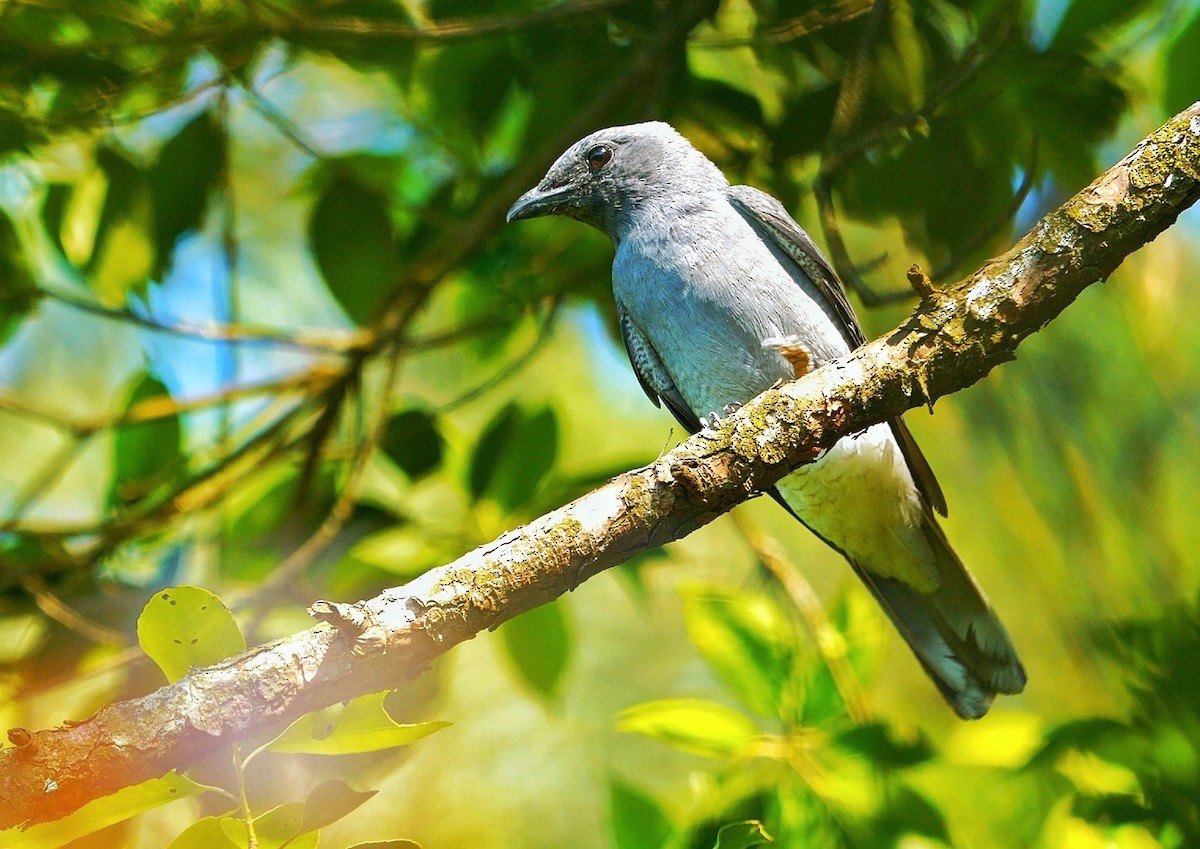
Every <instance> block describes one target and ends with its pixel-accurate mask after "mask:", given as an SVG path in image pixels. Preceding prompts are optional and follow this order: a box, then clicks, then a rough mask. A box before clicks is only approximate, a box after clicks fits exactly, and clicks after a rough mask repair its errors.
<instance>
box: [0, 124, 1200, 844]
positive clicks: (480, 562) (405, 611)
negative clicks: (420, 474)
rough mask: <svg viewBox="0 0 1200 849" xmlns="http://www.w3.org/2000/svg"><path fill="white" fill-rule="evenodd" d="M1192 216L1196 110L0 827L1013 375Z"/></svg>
mask: <svg viewBox="0 0 1200 849" xmlns="http://www.w3.org/2000/svg"><path fill="white" fill-rule="evenodd" d="M1198 198H1200V103H1197V104H1194V105H1193V106H1192V107H1190V108H1189V109H1187V110H1185V111H1184V112H1182V113H1180V114H1179V115H1177V116H1176V117H1175V118H1173V119H1172V120H1171V121H1169V122H1168V123H1167V124H1166V125H1164V126H1163V127H1161V128H1160V129H1158V130H1157V131H1155V132H1154V133H1153V134H1152V135H1151V136H1150V137H1148V138H1147V139H1145V140H1143V141H1142V142H1141V143H1140V144H1139V145H1138V146H1137V147H1136V148H1135V149H1134V150H1133V152H1131V153H1130V154H1129V155H1128V156H1126V157H1125V158H1124V159H1123V160H1121V162H1119V163H1117V165H1115V166H1114V167H1113V168H1111V169H1109V170H1108V171H1107V172H1106V173H1104V174H1103V175H1101V176H1100V177H1099V178H1098V179H1097V180H1096V181H1095V182H1094V183H1092V184H1091V185H1090V186H1088V187H1087V188H1086V189H1084V190H1083V191H1082V192H1080V193H1079V194H1078V195H1076V196H1075V197H1073V198H1072V199H1071V200H1069V201H1068V202H1067V203H1065V204H1064V205H1063V206H1062V207H1060V208H1059V209H1058V210H1056V211H1054V212H1053V213H1051V214H1050V215H1048V216H1046V217H1045V218H1044V219H1042V221H1041V222H1039V223H1038V225H1037V226H1036V227H1035V228H1034V229H1033V231H1032V232H1030V233H1029V234H1028V235H1026V236H1025V237H1024V238H1023V239H1021V241H1020V242H1018V243H1017V244H1016V245H1015V246H1014V247H1013V248H1012V249H1011V250H1009V251H1008V252H1007V253H1006V254H1004V255H1003V256H1000V257H997V258H996V259H994V260H992V261H990V262H988V263H987V264H986V265H985V266H984V267H983V268H981V269H980V270H978V271H977V272H975V274H973V275H972V276H970V277H968V278H967V279H965V280H963V281H962V282H960V283H958V284H957V285H956V286H954V287H953V288H951V289H949V290H946V291H941V292H939V291H936V290H933V289H932V288H930V287H926V288H925V290H924V293H923V297H922V299H921V303H920V305H919V306H918V307H917V309H916V310H915V311H914V313H913V314H912V315H911V316H910V317H909V318H908V319H907V320H906V321H905V322H904V323H903V324H901V325H900V326H899V327H897V328H896V329H895V330H893V331H892V332H891V333H889V334H887V335H886V336H885V337H882V338H880V339H877V340H875V341H874V342H871V343H870V344H868V345H866V346H864V347H862V348H860V349H859V350H857V351H855V352H854V353H853V354H851V355H849V356H846V357H843V358H842V359H840V360H838V361H836V362H834V363H831V364H829V365H828V366H826V367H825V368H822V369H820V370H819V371H817V372H815V373H813V374H811V375H809V376H807V377H805V378H803V379H802V380H799V381H796V382H794V383H790V384H787V385H784V386H781V387H778V388H775V389H772V390H769V391H768V392H766V393H764V394H763V395H761V396H760V397H759V398H757V399H755V400H754V401H752V402H751V403H749V404H747V405H746V406H745V407H744V408H742V410H741V411H740V412H738V413H737V414H735V415H733V416H731V417H730V418H728V419H727V420H726V421H725V422H723V423H722V424H721V426H720V427H719V428H718V429H716V430H705V431H702V432H701V433H699V434H697V435H696V436H693V437H692V438H691V439H689V440H688V441H687V442H686V443H684V444H683V445H681V446H680V447H679V448H677V449H675V450H674V451H672V452H670V453H669V454H667V455H665V456H664V457H662V458H661V459H660V460H658V461H657V462H655V463H653V464H652V465H650V466H647V467H645V468H642V469H639V470H636V471H633V472H629V473H627V474H624V475H621V476H620V477H617V478H616V479H614V480H613V481H611V482H610V483H608V484H606V485H605V486H603V487H601V488H600V489H597V490H595V491H593V492H591V493H589V494H587V495H585V496H583V497H582V498H579V499H578V500H576V501H574V502H572V503H571V504H568V505H567V506H565V507H563V508H561V509H559V510H555V511H554V512H552V513H548V514H546V515H545V516H542V517H541V518H539V519H537V520H535V521H534V522H531V523H530V524H528V525H526V526H525V527H523V528H519V529H517V530H514V531H511V532H509V533H507V534H505V535H503V536H501V537H500V538H499V539H497V540H495V541H493V542H491V543H489V544H487V545H485V546H482V547H481V548H478V549H476V550H475V551H473V552H471V553H469V554H467V555H465V556H463V557H462V558H460V559H458V560H457V561H455V562H453V563H451V564H449V565H446V566H442V567H440V568H437V569H434V570H431V571H430V572H428V573H426V574H424V575H422V576H421V577H419V578H417V579H416V580H414V581H412V582H410V583H409V584H407V585H405V586H403V587H399V588H396V589H392V590H388V591H387V592H385V593H383V594H381V595H380V596H378V597H376V598H374V599H371V600H369V601H365V602H361V603H359V604H357V605H337V604H330V603H327V602H321V603H318V604H317V605H314V614H315V615H317V616H318V617H319V618H322V619H324V620H325V622H323V623H322V624H320V625H318V626H317V627H315V628H312V629H310V630H308V631H304V632H303V633H300V634H296V635H293V636H291V637H287V638H285V639H281V640H277V641H275V642H273V643H269V644H267V645H264V646H259V647H257V648H253V649H250V650H249V651H247V652H245V653H243V654H241V655H238V656H237V657H233V658H230V659H228V660H226V661H223V662H222V663H219V664H216V665H215V666H211V667H207V668H204V669H197V670H194V671H193V672H192V673H191V674H190V675H188V676H187V677H186V678H185V679H183V680H182V681H179V682H177V683H175V684H171V685H169V686H166V687H163V688H162V689H160V690H158V691H156V692H154V693H150V694H149V695H146V696H143V697H141V698H138V699H132V700H129V701H125V702H120V703H116V704H112V705H109V706H107V707H105V708H103V709H102V710H101V711H100V712H99V713H97V714H96V715H95V716H93V717H92V718H91V719H89V720H87V721H85V722H81V723H73V724H71V725H68V726H66V727H63V728H56V729H51V730H47V731H39V732H37V733H30V732H27V731H24V730H23V729H13V730H12V731H10V732H9V739H10V740H11V741H12V742H13V743H14V744H15V745H14V747H13V748H9V749H7V750H5V751H3V752H0V828H4V827H8V826H12V825H15V824H19V823H34V822H41V821H45V820H49V819H54V818H56V817H60V816H63V815H64V814H66V813H68V812H70V811H72V810H74V809H76V808H77V807H79V806H80V805H82V804H83V803H84V802H87V801H89V800H91V799H94V798H96V797H99V796H101V795H105V794H108V793H111V792H113V791H115V790H117V789H119V788H120V787H123V786H127V785H129V784H133V783H135V782H138V781H141V780H144V779H147V778H150V777H153V776H157V775H161V774H163V773H164V772H166V771H167V770H169V769H172V768H176V769H181V768H185V767H187V766H189V765H190V764H193V763H195V762H196V761H198V760H200V759H201V758H203V757H205V756H206V755H209V754H211V753H213V752H214V751H219V750H221V749H222V748H224V747H226V746H228V745H230V744H231V743H233V742H235V741H238V740H241V739H244V738H247V737H251V736H257V735H262V734H264V733H269V732H271V731H272V730H275V729H278V728H280V727H282V726H283V725H284V724H286V723H288V722H290V721H291V720H293V719H295V718H296V717H298V716H300V715H301V714H303V713H306V712H308V711H312V710H315V709H317V708H321V707H324V706H326V705H329V704H333V703H335V702H339V701H343V700H345V699H348V698H351V697H352V696H356V695H359V694H364V693H370V692H375V691H378V690H381V689H385V688H387V687H394V686H396V684H397V683H398V682H399V681H401V680H403V679H405V678H411V677H413V676H416V675H418V674H420V672H421V671H422V670H423V669H424V668H425V667H426V666H427V665H428V664H429V663H430V661H432V660H433V659H434V658H435V657H437V656H438V655H441V654H443V653H444V652H446V651H447V650H448V649H450V648H451V647H452V646H454V645H456V644H458V643H460V642H463V641H464V640H468V639H470V638H471V637H473V636H474V635H475V634H477V633H479V632H480V631H482V630H484V629H489V628H495V627H496V626H497V625H499V624H501V623H502V622H504V621H505V620H507V619H510V618H512V617H513V616H516V615H517V614H518V613H521V612H523V611H525V610H528V609H530V608H532V607H535V606H537V605H539V604H543V603H545V602H547V601H550V600H551V599H553V598H555V597H557V596H559V595H561V594H563V593H565V592H567V591H569V590H572V589H574V588H575V587H576V586H578V585H579V584H580V583H581V582H583V581H585V580H587V579H588V578H589V577H591V576H592V575H595V574H596V573H598V572H600V571H602V570H604V569H606V568H608V567H610V566H613V565H616V564H617V563H620V562H622V561H624V560H626V559H627V558H629V557H630V556H632V555H633V554H635V553H636V552H639V551H643V550H645V549H647V548H650V547H653V546H657V545H662V544H663V543H666V542H670V541H672V540H676V539H679V538H680V537H683V536H685V535H686V534H688V533H690V532H691V531H693V530H695V529H696V528H698V527H700V526H702V525H704V524H706V523H708V522H710V521H712V520H713V519H714V518H715V517H717V516H718V515H720V514H721V513H723V512H725V511H727V510H729V509H731V508H732V507H733V506H735V505H736V504H738V503H740V502H741V501H744V500H746V499H747V498H749V497H751V496H752V495H753V494H755V493H758V492H762V491H763V490H765V489H767V488H768V487H770V486H771V485H773V484H774V483H775V482H776V481H777V480H779V479H780V478H781V477H782V476H783V475H785V474H787V473H788V471H790V470H791V469H792V468H794V467H795V466H796V465H799V464H801V463H803V462H806V461H810V460H811V459H812V458H813V457H814V456H815V455H816V453H818V452H819V451H820V450H823V449H827V448H829V447H830V446H832V445H833V444H834V443H835V442H836V441H837V440H838V439H840V438H841V437H843V436H845V435H847V434H849V433H853V432H855V431H859V430H861V429H863V428H864V427H866V426H868V425H869V424H872V423H875V422H879V421H883V420H886V419H889V418H891V417H893V416H897V415H899V414H900V413H902V412H903V411H905V410H907V409H909V408H912V407H915V406H918V405H920V404H927V403H932V402H933V401H934V400H935V399H937V398H939V397H941V396H943V395H946V394H949V393H951V392H955V391H958V390H960V389H963V388H965V387H967V386H970V385H971V384H973V383H975V382H976V381H978V380H979V379H980V378H982V377H983V376H984V375H986V374H987V373H988V372H989V371H990V370H991V369H992V368H993V367H994V366H995V365H997V364H998V363H1001V362H1004V361H1006V360H1009V359H1012V358H1013V356H1014V351H1015V349H1016V347H1017V345H1018V344H1019V343H1020V342H1021V340H1022V339H1024V338H1025V337H1027V336H1029V335H1030V334H1032V333H1034V332H1036V331H1037V330H1039V329H1040V328H1041V327H1043V326H1044V325H1045V324H1046V323H1047V322H1049V321H1051V320H1052V319H1053V318H1054V317H1055V316H1057V315H1058V314H1059V313H1060V312H1062V310H1063V309H1065V308H1066V307H1067V305H1068V304H1070V303H1071V302H1072V301H1073V300H1074V299H1075V297H1076V296H1077V295H1078V294H1079V293H1080V292H1081V291H1083V289H1084V288H1086V287H1087V286H1089V285H1091V284H1092V283H1094V282H1096V281H1098V280H1103V279H1104V278H1106V277H1107V276H1108V275H1109V274H1110V273H1112V271H1113V270H1114V269H1115V268H1116V267H1117V266H1118V265H1119V264H1120V262H1121V261H1122V260H1123V259H1124V258H1125V257H1126V256H1127V255H1129V254H1130V253H1132V252H1133V251H1135V250H1137V249H1138V248H1139V247H1141V246H1142V245H1143V244H1145V243H1146V242H1148V241H1150V240H1151V239H1153V238H1155V237H1156V236H1157V235H1158V234H1159V233H1161V232H1162V231H1163V230H1165V229H1167V228H1168V227H1169V226H1171V224H1172V223H1173V222H1174V221H1175V219H1176V217H1177V216H1178V215H1179V213H1180V212H1182V211H1183V210H1184V209H1186V208H1187V207H1188V206H1190V205H1191V204H1192V203H1194V202H1195V201H1196V200H1197V199H1198Z"/></svg>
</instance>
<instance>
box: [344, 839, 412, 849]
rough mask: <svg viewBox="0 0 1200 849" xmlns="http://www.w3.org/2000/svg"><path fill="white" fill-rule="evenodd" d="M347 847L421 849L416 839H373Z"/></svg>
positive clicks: (348, 848) (352, 848) (351, 848)
mask: <svg viewBox="0 0 1200 849" xmlns="http://www.w3.org/2000/svg"><path fill="white" fill-rule="evenodd" d="M346 849H421V844H420V843H417V842H416V841H415V840H372V841H371V842H370V843H355V844H354V845H353V846H347V847H346Z"/></svg>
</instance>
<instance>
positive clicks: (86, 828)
mask: <svg viewBox="0 0 1200 849" xmlns="http://www.w3.org/2000/svg"><path fill="white" fill-rule="evenodd" d="M208 789H210V788H208V787H205V786H204V785H203V784H197V783H196V782H194V781H192V780H191V779H190V778H185V777H184V776H182V775H177V774H175V773H174V772H169V773H167V774H166V775H164V776H163V777H162V778H152V779H150V780H149V781H143V782H142V783H141V784H135V785H133V786H132V787H124V788H122V789H120V790H118V791H117V792H116V793H112V794H110V795H108V796H101V797H100V798H99V799H93V800H92V801H91V802H88V803H87V804H86V805H84V806H83V807H82V808H80V809H79V810H77V811H75V812H74V813H72V814H67V815H66V816H65V817H63V818H62V819H58V820H54V821H53V822H47V823H41V824H39V825H33V826H30V827H29V828H27V829H25V830H24V831H22V830H21V829H20V828H9V829H5V830H3V831H0V846H3V847H4V849H49V848H50V847H53V846H62V845H63V844H65V843H70V842H71V841H72V840H77V839H78V838H80V837H83V836H84V835H87V834H91V833H92V832H94V831H99V830H100V829H102V828H108V827H109V826H110V825H114V824H116V823H119V822H121V821H122V820H127V819H129V818H130V817H132V816H134V815H135V814H140V813H142V812H143V811H148V810H150V809H151V808H157V807H158V806H159V805H165V804H166V803H167V802H174V801H175V800H176V799H182V798H184V797H186V796H195V795H196V794H197V793H203V792H204V791H205V790H208ZM47 792H51V790H50V789H49V787H47ZM210 849H211V846H210Z"/></svg>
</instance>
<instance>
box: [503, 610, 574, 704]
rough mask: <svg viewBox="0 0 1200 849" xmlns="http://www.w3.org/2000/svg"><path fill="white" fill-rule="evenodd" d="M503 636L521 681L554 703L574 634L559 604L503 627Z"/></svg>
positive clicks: (509, 622)
mask: <svg viewBox="0 0 1200 849" xmlns="http://www.w3.org/2000/svg"><path fill="white" fill-rule="evenodd" d="M500 636H501V638H502V639H503V640H504V648H505V650H506V651H507V652H508V657H509V659H510V660H511V661H512V662H513V666H514V667H516V670H517V674H518V675H519V676H520V678H521V680H522V681H523V682H524V683H525V684H526V685H528V686H529V687H530V688H531V689H532V690H533V691H534V692H535V693H536V694H538V695H539V696H541V697H542V698H544V699H553V698H554V697H555V696H556V695H557V691H558V687H559V685H560V684H561V683H562V676H563V673H564V672H565V671H566V669H567V664H568V663H569V662H570V659H571V633H570V630H569V629H568V627H567V617H566V611H565V610H564V608H563V606H562V605H561V604H560V603H559V602H550V603H548V604H543V605H540V606H538V607H535V608H533V609H532V610H528V611H526V612H525V613H522V614H521V615H520V616H517V617H516V618H514V619H510V620H509V621H507V622H505V623H504V624H503V625H501V626H500Z"/></svg>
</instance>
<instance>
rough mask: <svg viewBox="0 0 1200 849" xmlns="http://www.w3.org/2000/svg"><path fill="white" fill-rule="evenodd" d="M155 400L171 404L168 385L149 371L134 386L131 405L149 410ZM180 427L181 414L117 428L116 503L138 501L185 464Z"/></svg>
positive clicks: (115, 443) (115, 461)
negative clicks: (181, 447) (181, 450)
mask: <svg viewBox="0 0 1200 849" xmlns="http://www.w3.org/2000/svg"><path fill="white" fill-rule="evenodd" d="M155 403H163V404H164V406H168V407H170V405H171V404H172V401H171V396H170V394H169V393H168V392H167V387H166V386H164V385H163V384H162V383H161V382H159V381H158V380H156V379H155V378H154V377H153V376H151V375H149V374H147V375H144V376H143V377H142V379H141V380H140V381H139V382H138V384H137V385H136V386H135V387H134V389H133V393H132V394H131V395H130V398H129V404H128V406H129V407H133V406H134V405H136V404H143V405H144V406H143V407H142V409H148V406H147V405H153V404H155ZM181 430H182V429H181V427H180V424H179V414H178V413H171V414H170V415H165V416H162V417H159V418H150V419H148V420H146V421H143V422H140V423H137V424H129V425H124V426H122V427H119V428H117V429H116V436H115V439H114V440H113V460H114V471H113V482H112V490H111V498H110V501H111V503H112V504H113V505H114V506H117V505H121V504H129V503H132V502H134V501H137V500H138V499H139V498H141V497H143V496H145V495H146V494H147V493H149V492H150V490H151V489H153V488H154V487H155V486H156V485H158V484H160V483H162V482H164V481H165V480H167V478H168V477H169V475H170V474H171V472H173V471H175V469H176V468H177V467H178V466H179V465H181V464H182V462H183V458H182V455H181V453H180V444H181V442H180V437H181Z"/></svg>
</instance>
